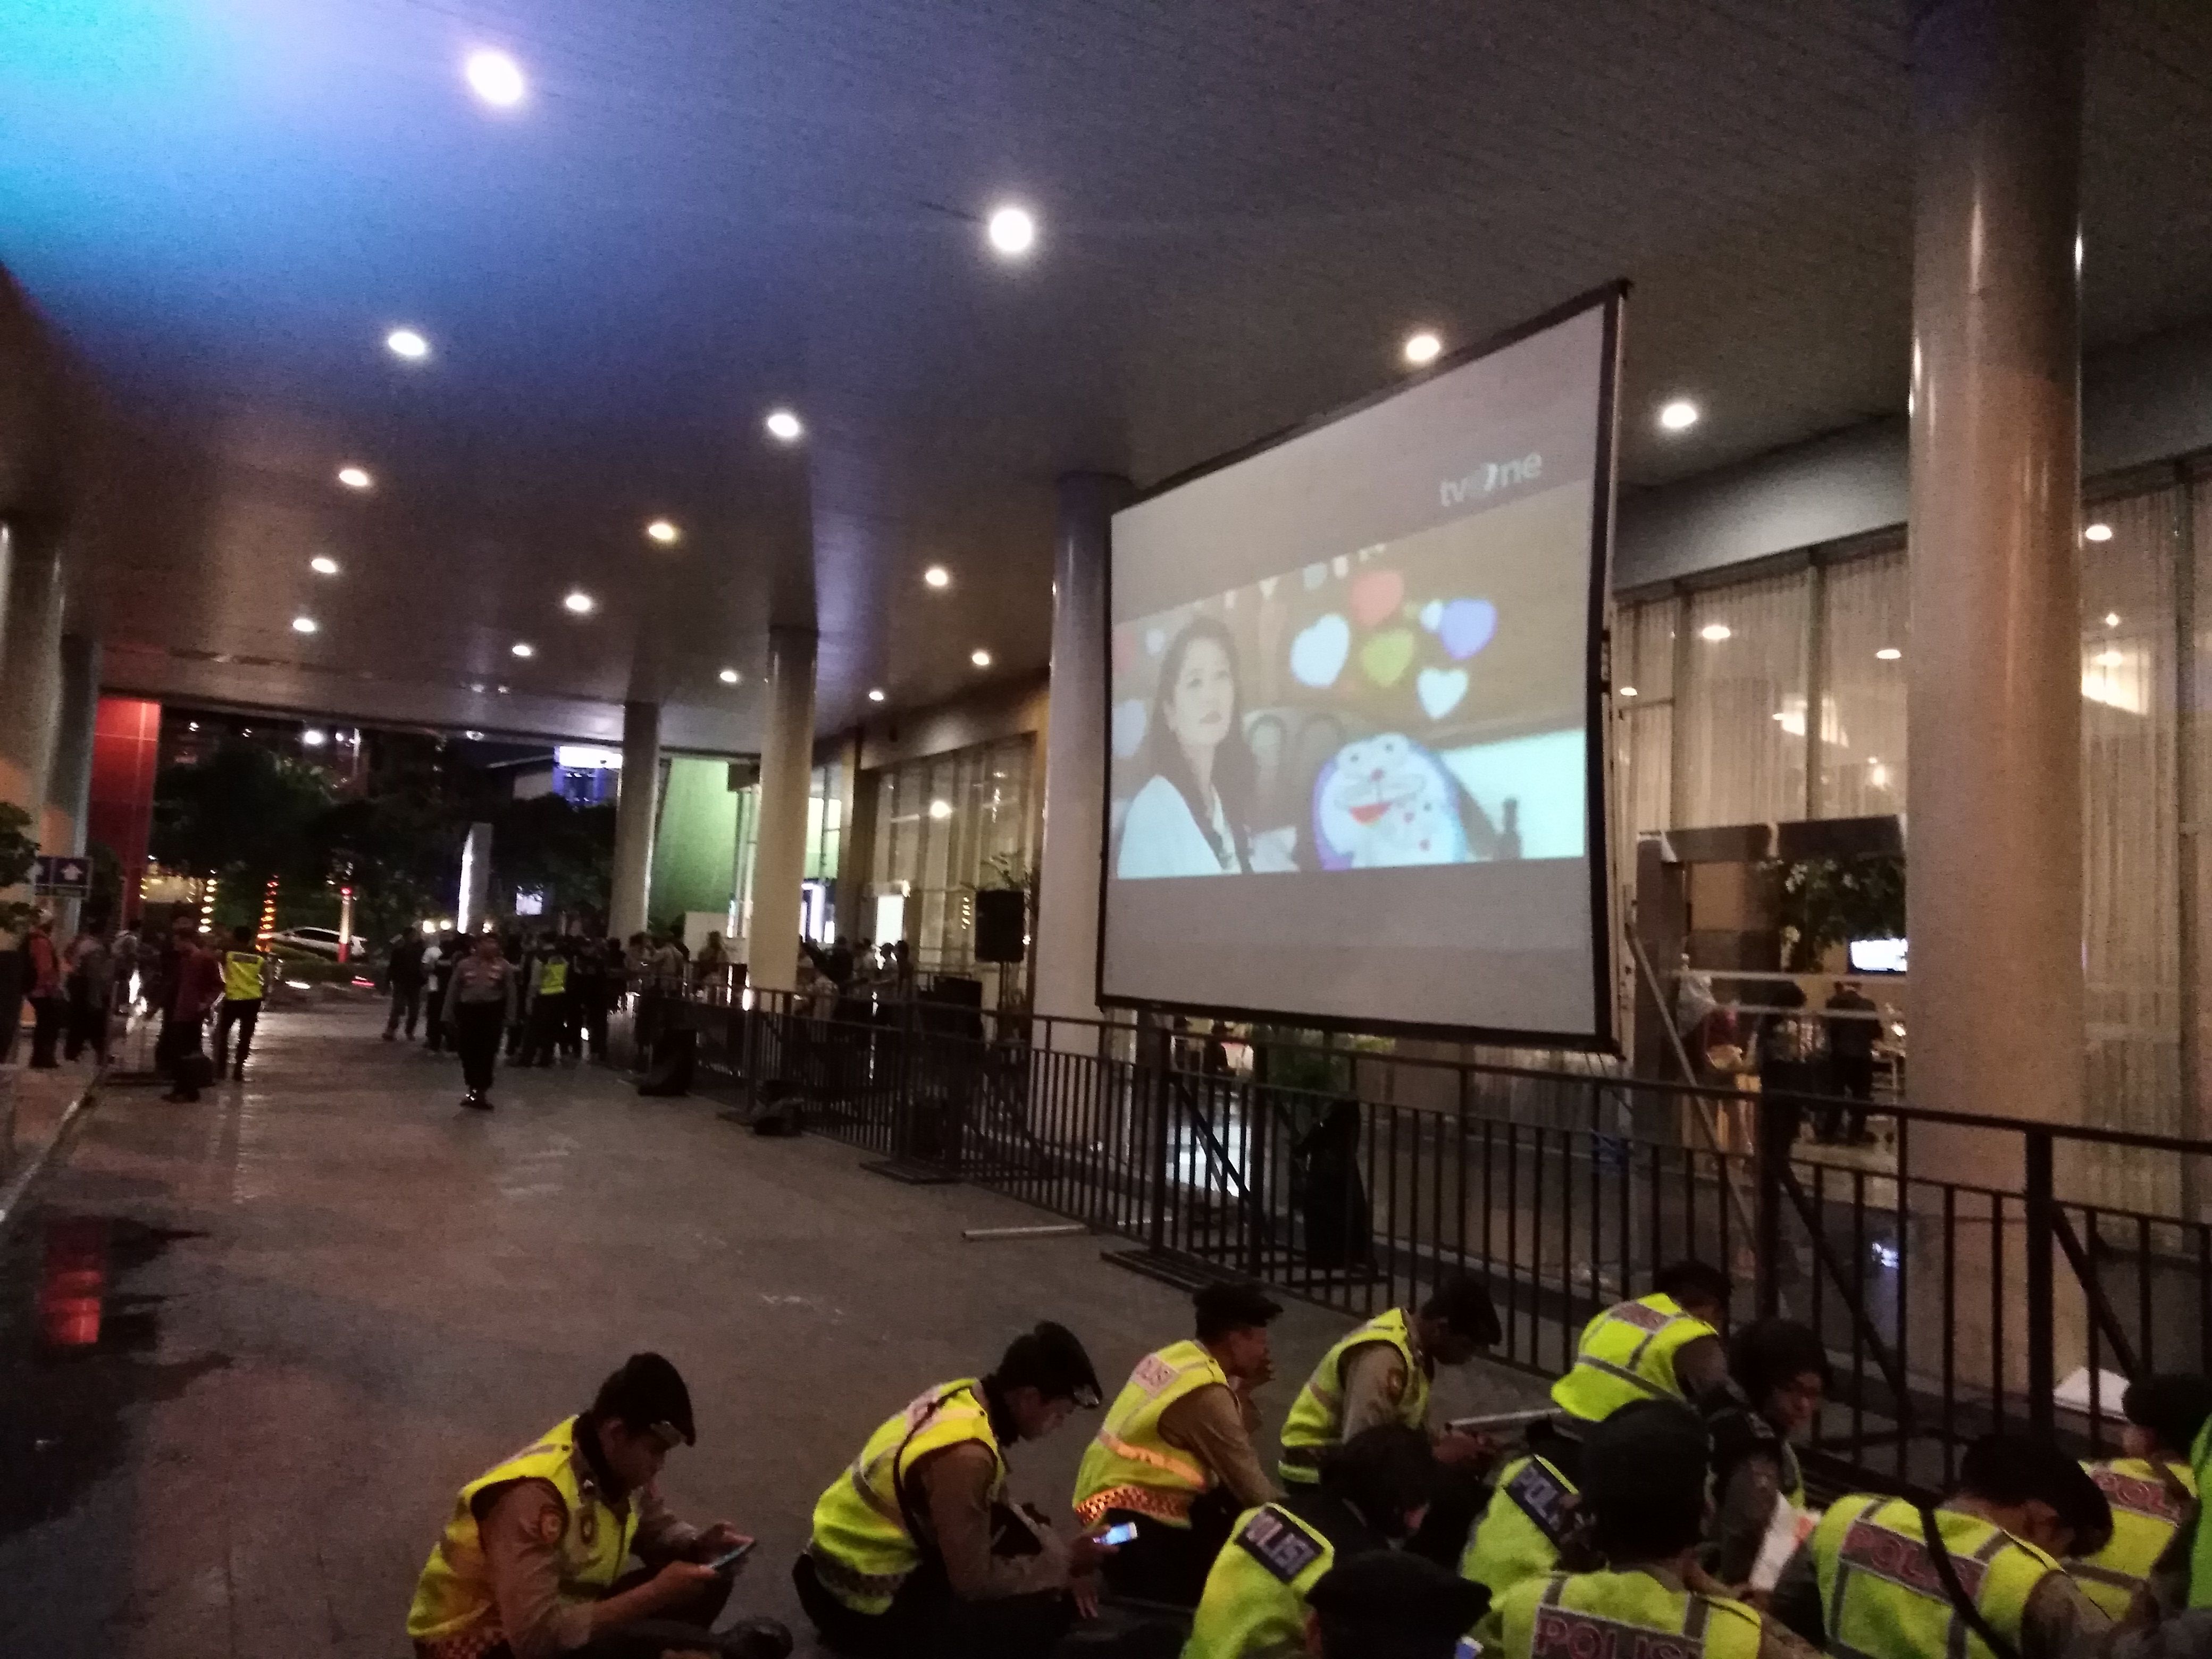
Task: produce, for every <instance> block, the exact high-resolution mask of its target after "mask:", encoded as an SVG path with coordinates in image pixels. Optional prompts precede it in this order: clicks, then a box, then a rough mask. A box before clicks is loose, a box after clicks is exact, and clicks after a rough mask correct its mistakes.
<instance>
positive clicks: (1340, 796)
mask: <svg viewBox="0 0 2212 1659" xmlns="http://www.w3.org/2000/svg"><path fill="white" fill-rule="evenodd" d="M1459 793H1460V788H1459V783H1458V781H1457V780H1456V779H1455V778H1454V777H1453V776H1452V775H1451V774H1450V772H1449V771H1448V770H1447V769H1445V767H1444V763H1443V762H1442V761H1441V760H1439V759H1437V757H1436V755H1435V754H1434V752H1433V751H1431V750H1427V749H1424V748H1423V747H1422V746H1421V745H1420V744H1418V743H1415V742H1414V741H1413V739H1412V738H1409V737H1407V736H1405V735H1403V734H1402V733H1401V732H1378V733H1377V734H1376V735H1375V736H1374V737H1371V738H1355V739H1353V740H1352V742H1350V743H1347V744H1345V745H1344V747H1343V748H1341V749H1340V750H1337V751H1336V753H1335V754H1334V755H1333V756H1332V757H1329V759H1328V762H1327V763H1325V764H1324V765H1323V766H1322V769H1321V771H1320V773H1319V774H1318V775H1316V777H1315V779H1314V794H1313V817H1314V848H1315V850H1316V852H1317V853H1318V854H1320V856H1321V864H1322V868H1323V869H1325V870H1375V869H1383V868H1387V867H1389V866H1393V865H1405V864H1464V863H1466V862H1467V861H1468V856H1469V854H1468V839H1467V826H1466V824H1465V823H1463V822H1462V819H1461V817H1460V802H1459Z"/></svg>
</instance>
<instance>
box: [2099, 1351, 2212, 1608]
mask: <svg viewBox="0 0 2212 1659" xmlns="http://www.w3.org/2000/svg"><path fill="white" fill-rule="evenodd" d="M2120 1411H2121V1413H2122V1414H2123V1415H2124V1417H2126V1419H2128V1420H2127V1424H2126V1426H2125V1427H2124V1428H2123V1429H2122V1430H2121V1431H2120V1455H2119V1456H2118V1457H2113V1458H2107V1459H2106V1460H2104V1461H2103V1462H2096V1463H2088V1464H2084V1465H2083V1467H2084V1468H2087V1470H2088V1471H2089V1478H2090V1479H2091V1480H2093V1481H2095V1482H2096V1483H2097V1487H2098V1490H2099V1491H2100V1492H2103V1493H2104V1494H2105V1500H2106V1502H2107V1503H2109V1504H2111V1505H2112V1542H2111V1543H2109V1544H2107V1545H2106V1546H2105V1547H2104V1548H2103V1549H2101V1550H2100V1551H2098V1552H2097V1553H2095V1554H2094V1555H2092V1556H2088V1557H2086V1558H2084V1559H2080V1560H2075V1561H2069V1562H2068V1563H2067V1564H2066V1569H2067V1571H2069V1572H2071V1573H2072V1574H2073V1575H2074V1577H2075V1578H2076V1579H2077V1580H2079V1581H2080V1583H2081V1588H2082V1589H2084V1590H2086V1591H2087V1592H2088V1595H2089V1599H2090V1600H2091V1601H2094V1602H2095V1603H2096V1604H2097V1605H2098V1606H2099V1607H2102V1608H2104V1610H2105V1611H2106V1613H2110V1614H2112V1617H2113V1618H2115V1619H2121V1618H2124V1617H2126V1615H2127V1612H2128V1608H2129V1607H2130V1604H2131V1603H2132V1602H2133V1601H2134V1600H2135V1598H2136V1593H2137V1592H2138V1591H2140V1590H2141V1589H2143V1587H2144V1585H2145V1584H2146V1583H2148V1581H2149V1579H2150V1577H2151V1570H2152V1569H2153V1568H2154V1567H2155V1566H2157V1565H2159V1558H2160V1557H2161V1556H2163V1555H2164V1554H2165V1553H2166V1549H2167V1547H2168V1546H2169V1545H2171V1544H2172V1542H2173V1539H2174V1535H2175V1534H2176V1533H2177V1532H2178V1531H2179V1529H2180V1528H2181V1526H2182V1524H2183V1522H2185V1521H2187V1520H2188V1519H2189V1518H2190V1517H2191V1516H2193V1515H2194V1514H2195V1513H2196V1512H2197V1472H2196V1471H2195V1470H2194V1469H2193V1468H2191V1467H2190V1462H2189V1451H2190V1448H2191V1447H2192V1446H2194V1445H2195V1444H2196V1443H2197V1437H2198V1436H2199V1435H2200V1434H2201V1433H2202V1432H2203V1429H2204V1425H2205V1421H2206V1419H2208V1418H2212V1382H2207V1381H2206V1380H2205V1379H2204V1378H2203V1377H2201V1376H2188V1375H2186V1374H2183V1373H2174V1374H2169V1375H2166V1376H2146V1377H2144V1378H2143V1379H2142V1381H2140V1382H2137V1383H2130V1384H2129V1385H2128V1389H2127V1392H2126V1393H2125V1394H2124V1395H2121V1396H2120ZM2170 1599H2171V1600H2172V1601H2174V1602H2175V1603H2177V1604H2181V1603H2185V1601H2186V1600H2187V1597H2186V1594H2185V1592H2184V1593H2182V1594H2177V1595H2171V1597H2170Z"/></svg>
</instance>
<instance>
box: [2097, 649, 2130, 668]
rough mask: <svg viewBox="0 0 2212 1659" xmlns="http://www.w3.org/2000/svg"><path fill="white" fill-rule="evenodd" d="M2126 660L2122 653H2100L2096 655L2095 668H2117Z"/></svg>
mask: <svg viewBox="0 0 2212 1659" xmlns="http://www.w3.org/2000/svg"><path fill="white" fill-rule="evenodd" d="M2126 660H2127V656H2126V654H2125V653H2123V652H2118V651H2100V652H2099V653H2097V666H2098V667H2100V668H2118V666H2119V665H2121V664H2122V663H2124V662H2125V661H2126Z"/></svg>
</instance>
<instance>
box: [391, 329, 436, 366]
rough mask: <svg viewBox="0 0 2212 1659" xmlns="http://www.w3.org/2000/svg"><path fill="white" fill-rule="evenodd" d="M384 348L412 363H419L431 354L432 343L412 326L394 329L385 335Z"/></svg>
mask: <svg viewBox="0 0 2212 1659" xmlns="http://www.w3.org/2000/svg"><path fill="white" fill-rule="evenodd" d="M384 349H386V351H389V352H390V353H391V354H392V356H395V357H404V358H405V359H406V360H407V361H408V362H410V363H419V362H422V360H423V359H424V358H425V357H427V356H429V355H430V343H429V342H428V340H426V339H424V338H423V337H422V335H421V334H420V333H418V332H417V331H416V330H414V329H411V328H395V329H393V330H392V332H391V333H389V334H387V335H386V336H385V337H384Z"/></svg>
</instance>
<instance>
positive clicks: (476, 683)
mask: <svg viewBox="0 0 2212 1659" xmlns="http://www.w3.org/2000/svg"><path fill="white" fill-rule="evenodd" d="M469 690H471V691H473V692H475V693H476V694H477V696H480V697H481V696H483V681H482V680H471V681H470V682H469Z"/></svg>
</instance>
